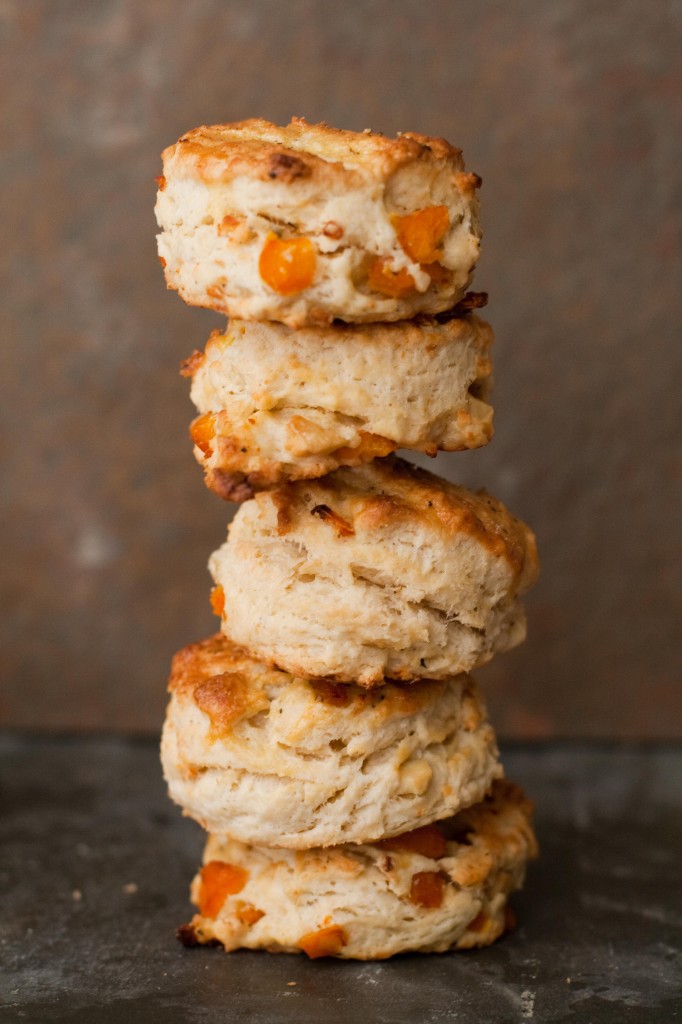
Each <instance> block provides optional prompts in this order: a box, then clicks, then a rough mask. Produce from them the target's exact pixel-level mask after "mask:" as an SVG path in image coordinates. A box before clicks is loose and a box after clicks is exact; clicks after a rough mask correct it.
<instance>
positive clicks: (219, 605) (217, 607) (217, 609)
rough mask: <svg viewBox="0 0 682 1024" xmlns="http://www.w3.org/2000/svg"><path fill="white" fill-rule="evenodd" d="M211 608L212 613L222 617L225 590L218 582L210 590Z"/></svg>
mask: <svg viewBox="0 0 682 1024" xmlns="http://www.w3.org/2000/svg"><path fill="white" fill-rule="evenodd" d="M211 608H212V609H213V614H214V615H217V616H218V618H219V619H222V617H223V615H224V613H225V591H224V590H223V588H222V587H221V586H220V584H218V586H217V587H213V589H212V590H211Z"/></svg>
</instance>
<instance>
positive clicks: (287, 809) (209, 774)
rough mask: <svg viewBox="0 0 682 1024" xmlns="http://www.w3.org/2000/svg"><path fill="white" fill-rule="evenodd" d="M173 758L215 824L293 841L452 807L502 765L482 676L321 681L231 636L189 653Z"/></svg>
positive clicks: (475, 793) (175, 717) (375, 831)
mask: <svg viewBox="0 0 682 1024" xmlns="http://www.w3.org/2000/svg"><path fill="white" fill-rule="evenodd" d="M169 689H170V691H171V694H172V696H171V700H170V704H169V707H168V713H167V716H166V723H165V726H164V733H163V740H162V761H163V765H164V771H165V775H166V779H167V781H168V785H169V789H170V794H171V797H172V798H173V799H174V800H175V801H176V802H177V803H179V804H180V805H181V806H182V807H183V808H184V809H185V811H186V812H187V813H188V814H189V815H191V817H193V818H195V819H196V820H197V821H199V822H200V824H201V825H202V826H203V827H204V828H206V829H207V830H208V831H211V832H221V833H227V834H229V835H230V836H232V837H233V838H235V839H238V840H240V841H241V842H245V843H254V844H256V845H260V844H264V845H266V846H283V847H288V848H291V849H300V848H307V847H310V846H330V845H338V844H339V843H343V842H354V843H359V842H366V841H370V840H374V839H377V838H380V837H382V836H386V835H394V834H395V833H398V832H405V831H407V830H409V829H412V828H415V827H416V826H417V825H423V824H427V823H429V822H431V821H434V820H435V819H437V818H445V817H447V816H448V815H450V814H453V813H454V812H455V811H457V810H459V809H460V808H461V807H467V806H469V805H470V804H473V803H476V802H477V801H479V800H481V799H483V797H484V796H485V794H486V793H487V792H488V790H489V788H490V785H491V783H492V782H493V781H494V780H495V779H496V778H499V777H500V776H501V775H502V769H501V767H500V765H499V762H498V758H497V748H496V744H495V736H494V733H493V730H492V728H491V726H490V725H489V724H488V721H487V718H486V713H485V707H484V705H483V702H482V699H481V697H480V695H479V693H478V690H477V688H476V685H475V683H474V682H473V680H472V679H470V678H469V677H467V676H465V675H460V676H457V677H455V678H453V679H447V680H443V681H441V682H430V681H422V682H416V683H397V684H387V685H386V686H384V687H382V688H381V689H376V690H374V691H368V690H363V689H361V688H360V687H357V686H353V685H343V684H340V683H339V684H332V683H328V682H319V683H315V682H310V681H308V680H305V679H297V678H294V677H292V676H290V675H288V674H287V673H286V672H280V671H278V670H277V669H268V668H267V667H266V666H264V665H262V664H259V663H258V662H255V661H253V660H252V659H251V658H249V657H248V655H246V654H245V653H244V652H243V651H242V650H240V649H239V648H237V647H235V646H234V645H232V644H231V643H230V642H229V641H228V640H227V639H226V638H225V637H223V636H221V635H220V634H219V635H218V636H214V637H209V639H207V640H204V641H202V642H201V643H198V644H192V645H190V646H189V647H186V648H185V649H184V650H182V651H180V652H179V653H178V654H176V656H175V659H174V662H173V669H172V673H171V678H170V686H169Z"/></svg>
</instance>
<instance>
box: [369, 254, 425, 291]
mask: <svg viewBox="0 0 682 1024" xmlns="http://www.w3.org/2000/svg"><path fill="white" fill-rule="evenodd" d="M367 284H368V285H369V287H370V288H371V289H372V291H375V292H381V294H382V295H388V296H389V298H391V299H402V298H403V296H405V295H410V294H411V293H412V292H413V291H414V290H415V286H414V278H413V277H412V274H410V272H409V270H405V268H404V267H401V268H400V270H397V271H396V270H393V269H392V267H391V262H390V260H386V259H384V257H383V256H380V257H379V259H377V260H375V261H374V263H373V264H372V266H371V267H370V271H369V274H368V275H367Z"/></svg>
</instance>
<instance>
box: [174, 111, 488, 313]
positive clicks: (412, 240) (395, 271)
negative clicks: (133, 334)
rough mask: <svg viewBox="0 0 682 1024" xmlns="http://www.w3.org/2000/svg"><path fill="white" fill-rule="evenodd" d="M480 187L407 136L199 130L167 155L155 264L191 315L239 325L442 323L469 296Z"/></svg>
mask: <svg viewBox="0 0 682 1024" xmlns="http://www.w3.org/2000/svg"><path fill="white" fill-rule="evenodd" d="M479 185H480V179H479V178H478V177H477V176H476V175H475V174H468V173H466V172H465V170H464V163H463V161H462V156H461V152H460V151H459V150H458V149H455V148H454V147H452V146H451V145H450V144H449V143H447V142H446V141H445V140H444V139H437V138H428V137H427V136H424V135H418V134H415V133H411V132H406V133H404V134H401V135H399V136H398V137H397V138H395V139H390V138H387V137H385V136H383V135H380V134H377V133H374V132H370V131H366V132H350V131H340V130H338V129H334V128H330V127H328V126H327V125H325V124H319V125H310V124H308V123H307V122H306V121H304V120H303V119H302V118H294V119H293V120H292V121H291V123H290V124H289V125H287V126H286V127H285V128H279V127H277V126H276V125H274V124H271V123H270V122H268V121H264V120H261V119H252V120H249V121H241V122H237V123H235V124H226V125H215V126H213V127H202V128H195V129H194V130H193V131H191V132H188V133H187V134H186V135H184V136H182V138H181V139H180V140H179V141H178V142H177V143H175V145H173V146H170V147H168V149H166V150H165V151H164V153H163V175H162V177H161V178H160V179H159V193H158V200H157V204H156V215H157V220H158V223H159V226H160V227H161V234H160V235H159V255H160V257H161V261H162V263H163V265H164V267H165V272H166V280H167V282H168V285H169V287H171V288H176V289H177V290H178V291H179V292H180V294H181V295H182V297H183V298H184V299H185V300H186V301H187V302H189V303H190V304H191V305H198V306H207V307H209V308H211V309H215V310H217V311H219V312H222V313H226V314H228V315H229V316H234V317H239V318H241V319H245V320H279V321H281V322H283V323H286V324H288V325H289V326H291V327H301V326H303V325H305V324H326V323H330V322H331V320H333V319H334V318H340V319H342V320H348V321H356V322H368V321H377V320H400V319H408V318H410V317H413V316H415V315H416V314H417V313H420V312H426V313H438V312H442V311H443V310H445V309H448V308H449V307H451V306H452V305H454V304H455V303H456V302H458V301H459V299H461V298H462V296H463V295H464V293H465V291H466V289H467V287H468V285H469V284H470V282H471V277H472V273H473V270H474V267H475V264H476V261H477V259H478V250H479V240H480V235H481V232H480V227H479V223H478V200H477V197H476V190H477V188H478V186H479Z"/></svg>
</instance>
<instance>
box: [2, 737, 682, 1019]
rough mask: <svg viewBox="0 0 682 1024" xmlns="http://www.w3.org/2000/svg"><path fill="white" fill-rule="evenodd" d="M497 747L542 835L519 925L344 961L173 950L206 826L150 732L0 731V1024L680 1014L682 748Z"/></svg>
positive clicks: (519, 906)
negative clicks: (93, 735) (431, 952)
mask: <svg viewBox="0 0 682 1024" xmlns="http://www.w3.org/2000/svg"><path fill="white" fill-rule="evenodd" d="M505 754H506V757H505V763H506V766H507V772H508V775H509V776H510V777H512V778H515V779H516V780H517V781H519V782H521V783H522V784H523V785H524V786H525V787H526V788H527V790H528V791H529V792H530V793H531V794H532V795H533V797H534V798H535V799H536V802H537V829H538V834H539V838H540V842H541V846H542V855H541V859H540V860H539V861H538V862H537V863H536V864H535V865H533V867H532V869H531V871H530V875H529V879H528V882H527V886H526V889H525V890H524V892H523V893H521V894H519V895H518V897H517V898H516V900H515V907H516V910H517V913H518V916H519V922H520V925H519V928H518V930H517V931H516V932H515V933H513V934H511V935H509V936H507V937H506V938H505V939H504V940H503V941H501V942H500V943H498V944H497V945H496V946H494V947H492V948H491V949H488V950H482V951H478V952H473V953H464V954H444V955H439V956H404V957H399V958H396V959H395V960H393V961H386V962H383V963H375V964H372V963H367V964H359V963H350V962H348V963H343V962H331V961H329V962H327V961H315V962H311V961H307V960H305V959H304V958H302V957H295V956H269V955H268V954H265V953H238V954H232V955H230V956H226V955H225V953H224V952H223V951H222V950H220V949H203V950H202V949H199V950H185V949H183V948H182V947H181V946H180V945H179V944H178V943H177V942H176V940H175V938H174V934H173V933H174V929H175V927H176V926H177V925H178V924H180V923H181V922H183V921H185V920H187V919H188V917H189V915H190V907H189V905H188V903H187V900H186V892H187V885H188V882H189V879H190V877H191V875H192V874H193V873H194V870H195V868H196V865H197V862H198V859H199V856H200V849H201V843H202V837H201V833H200V831H199V829H198V828H197V827H196V826H195V825H193V824H192V823H190V822H188V821H186V820H183V819H182V818H181V816H180V813H179V811H178V810H177V809H176V808H174V807H172V806H171V805H170V804H169V802H168V801H167V799H166V797H165V794H164V789H163V783H162V781H161V778H160V771H159V766H158V755H157V750H156V745H155V744H152V743H150V742H148V741H147V742H144V741H136V742H133V741H127V740H125V739H119V740H105V739H92V740H68V739H64V740H48V739H27V738H20V737H12V736H9V737H4V738H2V737H0V778H1V779H2V796H1V800H2V804H1V808H0V891H1V892H2V894H3V897H2V917H1V918H0V964H1V966H0V1021H1V1022H2V1024H5V1022H8V1024H9V1022H25V1024H29V1022H30V1024H33V1022H35V1024H51V1022H53V1021H60V1022H61V1021H64V1022H67V1021H68V1022H74V1024H75V1022H79V1024H80V1022H83V1024H86V1022H87V1024H95V1022H96V1024H118V1022H128V1024H132V1022H138V1021H139V1022H144V1024H155V1022H159V1024H176V1022H177V1024H181V1022H182V1024H213V1022H215V1024H218V1022H226V1021H229V1022H233V1021H234V1022H236V1021H252V1022H254V1024H288V1022H292V1024H294V1022H295V1024H301V1022H306V1021H314V1022H316V1024H320V1022H332V1021H334V1022H339V1024H341V1022H343V1024H346V1022H348V1021H353V1022H358V1024H400V1022H402V1021H405V1022H409V1024H445V1022H451V1021H452V1022H460V1024H467V1022H476V1024H482V1022H485V1024H515V1022H519V1024H523V1022H524V1021H533V1020H535V1021H538V1022H541V1024H544V1022H551V1024H554V1022H559V1021H566V1022H570V1024H600V1022H602V1021H605V1022H612V1024H657V1022H660V1024H670V1022H672V1021H675V1020H678V1019H680V1016H682V1009H681V1006H682V1004H681V1001H680V997H681V995H682V961H681V953H682V949H681V944H680V940H681V937H682V906H680V893H681V891H682V884H681V883H682V877H681V865H682V858H681V853H682V829H681V816H680V804H682V785H681V783H682V750H681V749H679V748H673V747H659V748H656V747H648V748H647V747H644V748H628V747H605V746H589V745H584V744H583V745H576V744H573V745H569V744H563V745H555V746H539V747H528V746H527V747H520V746H512V747H510V748H509V749H508V750H507V751H506V752H505ZM131 883H132V884H133V889H134V891H131ZM291 981H295V982H296V985H295V986H289V984H288V983H289V982H291Z"/></svg>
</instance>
